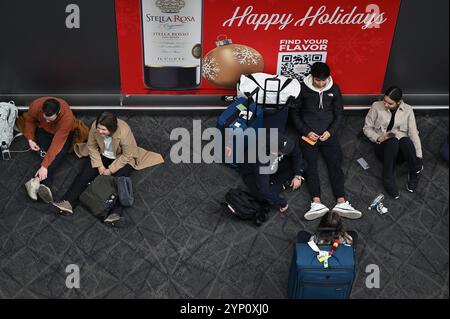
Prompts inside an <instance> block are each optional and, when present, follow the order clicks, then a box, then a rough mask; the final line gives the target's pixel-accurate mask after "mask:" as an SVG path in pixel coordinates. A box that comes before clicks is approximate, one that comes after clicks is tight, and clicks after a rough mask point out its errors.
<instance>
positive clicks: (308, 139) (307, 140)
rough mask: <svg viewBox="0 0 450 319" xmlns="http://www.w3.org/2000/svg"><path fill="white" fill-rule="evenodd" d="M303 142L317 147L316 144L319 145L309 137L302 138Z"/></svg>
mask: <svg viewBox="0 0 450 319" xmlns="http://www.w3.org/2000/svg"><path fill="white" fill-rule="evenodd" d="M302 140H304V141H305V142H306V143H308V144H310V145H312V146H314V145H316V143H317V141H313V140H312V139H310V138H309V137H308V136H302Z"/></svg>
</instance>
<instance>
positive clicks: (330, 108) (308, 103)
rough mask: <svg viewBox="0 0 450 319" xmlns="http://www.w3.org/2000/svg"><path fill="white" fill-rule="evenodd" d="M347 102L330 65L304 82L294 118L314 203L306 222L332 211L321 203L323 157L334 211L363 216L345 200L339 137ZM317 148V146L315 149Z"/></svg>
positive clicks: (318, 68)
mask: <svg viewBox="0 0 450 319" xmlns="http://www.w3.org/2000/svg"><path fill="white" fill-rule="evenodd" d="M342 112H343V101H342V95H341V91H340V90H339V87H338V86H337V85H336V84H334V83H333V79H332V77H331V76H330V68H329V67H328V65H327V64H325V63H322V62H316V63H315V64H313V65H312V67H311V74H310V75H309V76H308V77H306V78H305V79H304V82H303V83H302V88H301V93H300V96H299V98H298V99H297V100H296V106H295V109H294V110H293V112H292V114H291V117H292V120H293V122H294V125H295V128H296V129H297V132H298V133H299V135H300V136H299V137H300V138H302V137H306V138H308V139H309V140H310V141H311V143H308V142H306V141H305V140H303V139H302V140H301V142H300V147H301V150H302V153H303V156H304V158H305V160H306V162H307V164H308V168H307V170H306V181H307V184H308V189H309V191H310V193H311V197H312V202H311V208H310V210H309V211H308V212H307V213H306V214H305V219H307V220H313V219H316V218H319V217H322V216H323V215H325V214H326V213H327V212H328V211H329V209H328V208H327V207H326V206H325V205H324V204H322V203H321V199H320V180H319V173H318V166H317V164H318V157H319V153H321V154H322V156H323V157H324V159H325V162H326V164H327V168H328V174H329V176H330V181H331V186H332V189H333V193H334V196H335V197H336V205H335V206H334V208H333V211H335V212H337V213H338V214H339V215H341V216H342V217H346V218H351V219H357V218H360V217H361V215H362V214H361V212H359V211H357V210H356V209H354V208H353V207H352V206H351V205H350V203H349V202H348V201H347V200H346V199H345V191H344V179H345V178H344V172H343V171H342V168H341V166H342V150H341V146H340V144H339V140H338V137H337V133H338V131H339V129H340V124H341V121H342ZM312 144H314V145H312Z"/></svg>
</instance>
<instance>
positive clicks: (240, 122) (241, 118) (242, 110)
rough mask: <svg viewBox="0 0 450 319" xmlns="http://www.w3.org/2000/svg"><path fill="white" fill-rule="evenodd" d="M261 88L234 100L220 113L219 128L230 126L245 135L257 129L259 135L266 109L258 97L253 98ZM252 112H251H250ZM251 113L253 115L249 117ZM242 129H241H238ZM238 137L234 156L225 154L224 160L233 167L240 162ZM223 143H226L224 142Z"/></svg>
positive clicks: (245, 140)
mask: <svg viewBox="0 0 450 319" xmlns="http://www.w3.org/2000/svg"><path fill="white" fill-rule="evenodd" d="M258 91H259V88H257V89H256V90H255V91H253V92H252V93H251V94H248V96H247V98H244V97H242V98H239V99H237V100H236V101H234V102H233V103H232V104H231V105H230V106H228V108H227V109H226V110H225V111H224V112H223V113H222V114H221V115H220V117H219V118H218V119H217V124H216V126H217V128H218V129H220V130H221V131H222V133H224V132H225V129H226V128H230V129H232V130H234V131H235V132H240V133H237V134H242V135H244V133H245V131H246V130H249V129H252V130H255V134H256V136H258V129H259V128H262V127H263V114H264V111H263V109H262V108H261V107H258V104H257V102H255V101H257V100H258V99H257V98H256V99H253V96H254V95H257V94H258ZM250 112H251V113H250ZM249 114H251V115H252V116H251V117H249ZM236 129H241V130H236ZM222 135H223V140H222V142H224V141H225V134H222ZM236 140H237V139H236V138H235V140H234V143H233V155H232V158H229V159H226V158H225V155H224V157H223V160H224V162H226V163H228V164H230V166H231V167H233V168H237V167H238V163H236ZM244 142H245V145H244V147H247V143H248V138H247V136H244ZM222 145H225V144H224V143H223V144H222Z"/></svg>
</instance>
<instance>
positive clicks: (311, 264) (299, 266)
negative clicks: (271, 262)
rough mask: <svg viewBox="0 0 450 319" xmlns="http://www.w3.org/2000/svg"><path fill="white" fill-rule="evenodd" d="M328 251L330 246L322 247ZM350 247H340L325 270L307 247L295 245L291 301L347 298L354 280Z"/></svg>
mask: <svg viewBox="0 0 450 319" xmlns="http://www.w3.org/2000/svg"><path fill="white" fill-rule="evenodd" d="M320 249H321V250H328V251H329V250H331V246H321V247H320ZM355 274H356V267H355V254H354V250H353V247H352V246H346V245H342V244H341V245H339V247H338V248H337V249H336V251H335V252H334V254H333V255H332V256H331V257H330V259H329V260H328V268H324V264H323V263H321V262H319V260H318V259H317V252H315V251H314V250H312V249H311V248H310V247H309V246H308V244H301V243H297V244H296V247H295V251H294V257H293V259H292V263H291V268H290V272H289V282H288V297H289V298H290V299H348V298H350V294H351V291H352V286H353V282H354V279H355Z"/></svg>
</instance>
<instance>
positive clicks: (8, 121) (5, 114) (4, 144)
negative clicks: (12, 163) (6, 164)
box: [0, 101, 21, 160]
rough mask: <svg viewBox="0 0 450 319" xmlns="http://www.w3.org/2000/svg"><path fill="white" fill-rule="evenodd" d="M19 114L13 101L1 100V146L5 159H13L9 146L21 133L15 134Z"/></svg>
mask: <svg viewBox="0 0 450 319" xmlns="http://www.w3.org/2000/svg"><path fill="white" fill-rule="evenodd" d="M18 114H19V110H18V109H17V107H16V105H15V104H14V102H13V101H11V102H0V147H1V151H2V158H3V159H4V160H9V159H11V156H10V153H9V147H10V145H11V143H12V141H13V140H14V138H15V137H17V136H19V135H21V134H17V135H16V136H14V126H15V124H16V119H17V115H18Z"/></svg>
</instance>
